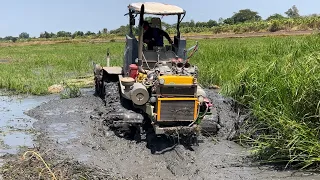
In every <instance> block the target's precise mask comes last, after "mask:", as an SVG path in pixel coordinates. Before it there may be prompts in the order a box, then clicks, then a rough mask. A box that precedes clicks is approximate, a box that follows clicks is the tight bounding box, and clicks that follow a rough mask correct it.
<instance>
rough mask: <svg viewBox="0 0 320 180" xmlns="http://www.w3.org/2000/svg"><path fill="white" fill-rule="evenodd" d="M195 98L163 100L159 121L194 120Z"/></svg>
mask: <svg viewBox="0 0 320 180" xmlns="http://www.w3.org/2000/svg"><path fill="white" fill-rule="evenodd" d="M195 103H196V101H195V100H170V101H167V100H163V101H161V105H160V107H161V108H160V119H159V121H193V120H194V113H195V112H194V111H195Z"/></svg>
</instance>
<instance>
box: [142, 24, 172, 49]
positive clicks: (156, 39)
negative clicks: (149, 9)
mask: <svg viewBox="0 0 320 180" xmlns="http://www.w3.org/2000/svg"><path fill="white" fill-rule="evenodd" d="M143 29H144V30H145V32H144V34H143V42H144V43H146V44H147V45H148V50H153V47H154V46H163V36H164V37H166V39H167V40H168V41H169V43H170V44H173V41H172V40H171V38H170V36H169V34H168V33H167V32H165V31H164V30H162V29H160V28H154V27H151V26H150V24H149V22H148V21H144V22H143Z"/></svg>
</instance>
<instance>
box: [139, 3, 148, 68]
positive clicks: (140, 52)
mask: <svg viewBox="0 0 320 180" xmlns="http://www.w3.org/2000/svg"><path fill="white" fill-rule="evenodd" d="M143 21H144V4H142V6H141V10H140V22H139V28H140V34H139V48H138V70H139V72H141V73H146V70H144V69H143V67H142V50H143V49H142V47H143Z"/></svg>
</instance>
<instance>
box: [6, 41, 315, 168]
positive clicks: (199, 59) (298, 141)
mask: <svg viewBox="0 0 320 180" xmlns="http://www.w3.org/2000/svg"><path fill="white" fill-rule="evenodd" d="M194 44H195V41H188V47H191V46H192V45H194ZM199 45H200V49H199V51H198V52H197V53H196V54H195V56H194V58H192V59H191V62H193V63H195V64H196V65H198V67H199V69H200V74H199V77H200V82H201V83H202V84H203V85H205V86H208V85H219V86H221V87H222V93H223V94H225V95H228V96H231V97H233V98H235V99H236V100H238V101H239V102H241V103H243V104H245V105H247V106H248V107H250V108H251V109H252V111H253V115H254V117H255V118H254V119H252V120H250V121H248V122H247V123H246V124H245V128H246V130H247V131H246V132H245V133H244V134H242V136H241V142H245V143H248V144H249V145H252V147H253V152H254V154H255V155H256V157H258V158H259V159H260V160H262V161H264V162H284V163H290V164H297V163H298V165H299V167H304V166H309V165H315V164H317V163H319V162H320V158H319V157H320V142H319V136H320V134H319V130H320V129H319V125H320V123H319V122H320V109H319V106H320V51H319V50H320V36H319V35H310V36H299V37H294V36H289V37H265V38H243V39H215V40H199ZM107 48H110V51H111V55H112V57H111V64H112V65H120V64H121V62H122V57H123V50H124V43H100V44H90V43H77V44H71V43H66V44H54V45H32V46H13V47H2V48H1V49H0V59H6V58H7V59H9V60H11V62H10V63H2V64H0V87H1V88H9V89H14V90H16V91H18V92H28V93H33V94H46V93H47V88H48V86H50V85H53V84H56V83H60V82H61V81H62V80H66V79H68V78H75V77H77V76H83V75H87V74H90V75H92V65H91V59H92V60H94V61H95V62H98V63H101V64H105V63H104V62H105V54H106V49H107Z"/></svg>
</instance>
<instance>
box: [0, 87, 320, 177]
mask: <svg viewBox="0 0 320 180" xmlns="http://www.w3.org/2000/svg"><path fill="white" fill-rule="evenodd" d="M108 90H109V92H110V93H109V98H108V99H109V101H108V102H107V107H103V105H104V102H103V101H102V100H101V99H100V98H98V97H95V96H94V95H93V93H94V91H93V90H89V91H85V92H83V93H82V96H81V97H79V98H73V99H53V100H51V101H49V102H47V103H43V104H41V105H40V106H37V107H36V108H34V109H32V110H29V111H27V112H26V114H28V115H29V116H30V117H32V118H34V119H37V120H38V121H36V122H35V123H34V128H35V131H37V132H39V135H38V136H37V145H36V146H37V147H39V148H38V149H36V150H39V151H40V152H42V153H43V154H42V155H43V157H44V158H45V160H46V161H48V162H50V163H51V164H53V167H54V168H56V169H55V171H54V172H56V174H57V175H61V177H63V178H65V179H72V178H74V179H78V178H79V177H82V176H84V177H87V178H88V179H95V178H96V179H98V178H100V179H196V180H197V179H229V180H238V179H239V180H240V179H249V180H250V179H294V180H295V179H320V176H319V175H317V174H312V173H311V174H308V173H302V172H301V173H299V172H292V171H291V172H290V171H277V170H276V169H275V168H274V167H271V166H270V167H268V166H260V165H259V164H258V163H254V162H252V161H250V158H248V155H249V151H248V149H245V148H243V147H241V146H239V145H238V144H236V143H235V142H233V141H231V139H233V137H235V136H236V134H237V133H236V132H237V131H236V130H237V125H238V124H239V123H241V121H242V120H243V119H244V116H242V115H241V114H238V112H237V111H234V110H237V106H235V103H234V102H233V101H232V100H230V99H225V98H223V97H222V96H220V95H219V94H217V93H216V92H214V91H211V90H207V93H208V94H209V97H210V98H211V99H212V100H213V104H214V105H215V106H216V108H217V109H216V111H217V113H218V117H219V121H218V122H219V124H220V125H221V129H220V131H219V133H218V134H217V135H214V136H211V137H204V136H201V137H200V144H199V146H195V147H193V149H190V148H187V147H185V146H183V145H181V144H179V143H177V142H172V141H169V140H168V139H158V141H157V145H158V147H159V149H160V151H158V152H157V153H156V154H151V150H150V149H149V148H148V147H147V142H146V141H142V142H140V143H137V142H136V141H135V140H132V139H127V138H125V137H121V136H119V135H117V134H115V132H114V131H112V130H110V129H108V128H107V126H105V124H104V122H103V121H102V119H101V118H102V117H103V115H105V114H106V113H108V112H111V111H121V107H119V104H118V103H117V98H116V96H115V93H114V92H113V91H114V90H115V89H114V87H110V89H108ZM15 158H17V157H15V156H14V157H13V158H12V157H11V158H7V160H9V159H10V160H11V161H8V163H7V164H5V167H6V169H7V171H5V173H4V175H5V176H4V178H5V179H12V177H20V179H33V178H38V174H37V172H36V171H34V170H33V169H35V168H36V167H38V168H39V167H40V165H35V163H36V161H35V160H32V161H31V160H29V161H28V162H24V161H22V162H21V161H17V160H15ZM18 158H20V156H19V157H18ZM16 164H19V166H17V165H16ZM30 164H31V165H33V166H30ZM41 167H42V168H43V166H41ZM12 169H16V171H10V170H12ZM19 170H20V171H19ZM22 172H24V173H22ZM62 172H63V173H62ZM27 176H29V177H27ZM22 177H24V178H22ZM47 177H49V176H48V175H47Z"/></svg>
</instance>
